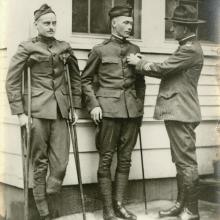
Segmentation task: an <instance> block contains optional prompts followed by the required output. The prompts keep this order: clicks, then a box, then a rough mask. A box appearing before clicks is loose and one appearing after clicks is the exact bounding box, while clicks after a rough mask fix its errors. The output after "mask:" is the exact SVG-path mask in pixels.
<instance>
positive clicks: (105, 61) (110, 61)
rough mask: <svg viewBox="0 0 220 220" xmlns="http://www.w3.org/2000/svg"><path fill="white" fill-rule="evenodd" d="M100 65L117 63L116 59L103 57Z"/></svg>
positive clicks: (117, 59)
mask: <svg viewBox="0 0 220 220" xmlns="http://www.w3.org/2000/svg"><path fill="white" fill-rule="evenodd" d="M102 63H119V58H118V57H103V58H102Z"/></svg>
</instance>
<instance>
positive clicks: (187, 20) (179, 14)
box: [165, 5, 205, 24]
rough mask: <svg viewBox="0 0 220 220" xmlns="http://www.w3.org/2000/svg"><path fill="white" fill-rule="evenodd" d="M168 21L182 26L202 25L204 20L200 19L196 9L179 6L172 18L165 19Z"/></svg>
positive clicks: (188, 6) (189, 6)
mask: <svg viewBox="0 0 220 220" xmlns="http://www.w3.org/2000/svg"><path fill="white" fill-rule="evenodd" d="M165 19H166V20H168V21H171V22H175V23H182V24H202V23H205V21H204V20H199V19H198V13H197V10H196V8H195V7H193V6H191V5H180V6H177V7H176V8H175V10H174V12H173V16H172V17H171V18H167V17H166V18H165Z"/></svg>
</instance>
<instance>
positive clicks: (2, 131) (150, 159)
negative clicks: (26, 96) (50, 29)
mask: <svg viewBox="0 0 220 220" xmlns="http://www.w3.org/2000/svg"><path fill="white" fill-rule="evenodd" d="M26 1H27V0H22V1H21V4H20V5H19V6H17V5H16V4H15V5H14V4H13V3H16V2H15V0H9V3H10V4H9V5H11V6H10V10H11V11H10V13H9V14H10V15H13V12H15V11H16V10H17V11H16V14H15V15H16V16H18V19H14V16H15V15H14V16H12V17H11V18H10V19H9V20H8V21H9V26H8V27H9V28H8V32H9V33H10V36H9V38H7V39H8V41H7V42H3V43H1V39H0V45H3V46H2V48H0V113H1V114H0V182H3V183H6V184H9V185H14V186H18V187H22V184H23V180H22V164H21V151H20V143H21V142H20V130H19V126H18V121H17V117H16V116H11V115H10V110H9V106H8V102H7V98H6V93H5V88H4V84H5V77H6V72H7V66H8V60H9V59H10V57H11V55H12V54H13V53H14V52H15V50H16V48H17V44H18V42H20V41H21V40H24V39H26V38H28V36H34V33H35V32H34V31H33V27H32V25H31V23H32V20H31V17H32V11H33V10H34V9H36V8H37V7H39V5H40V4H41V3H42V2H45V1H37V0H34V1H33V2H32V4H31V5H30V3H29V5H28V4H27V2H26ZM152 1H153V2H154V4H152ZM46 2H48V3H49V4H51V5H52V7H53V8H55V9H56V10H57V12H58V21H59V23H58V24H61V25H60V27H59V29H58V38H60V39H65V40H68V41H69V42H71V45H72V47H73V48H75V54H76V56H77V58H78V60H79V66H80V69H81V70H82V69H83V68H84V66H85V64H86V60H87V56H88V52H89V49H91V47H92V46H93V45H95V44H96V43H99V42H101V41H103V39H104V38H106V37H108V36H86V35H83V36H82V35H72V33H71V25H70V24H71V20H70V17H71V11H70V10H68V9H71V0H67V1H66V2H65V3H66V4H65V5H63V3H62V4H61V2H60V1H58V0H55V1H54V0H53V1H52V0H51V1H46ZM164 2H165V1H161V0H146V1H143V4H142V20H143V23H142V40H133V42H134V43H137V44H138V45H139V46H140V47H141V51H142V52H143V54H144V55H145V56H146V58H147V59H148V60H150V61H159V62H160V61H163V60H164V59H165V58H167V56H168V55H169V54H170V53H171V52H172V51H173V50H174V49H175V48H176V47H177V43H176V42H173V41H171V42H167V41H165V40H164V34H163V33H164V29H163V28H164V8H165V5H164ZM22 6H24V7H22ZM29 9H31V10H29ZM65 10H66V11H65ZM26 11H29V12H28V14H24V13H25V12H26ZM30 11H31V12H30ZM151 11H154V12H155V13H151ZM24 15H25V16H24ZM150 15H151V16H150ZM23 16H24V17H25V18H26V19H24V17H23ZM12 20H13V22H12ZM62 24H65V25H62ZM146 27H147V28H146ZM21 30H22V31H21ZM15 33H18V35H16V34H15ZM4 47H7V49H4ZM203 49H204V52H205V64H204V68H203V71H202V75H201V78H200V81H199V87H198V92H199V99H200V104H201V110H202V117H203V121H202V123H201V125H200V126H199V127H198V128H197V129H196V133H197V143H196V145H197V148H198V151H197V154H198V161H199V171H200V174H210V173H212V172H213V167H212V161H213V160H214V159H216V158H218V157H219V150H218V149H219V148H218V147H219V146H220V133H218V131H217V129H216V127H217V123H218V119H219V118H220V90H219V88H220V82H219V81H218V80H217V78H218V74H217V69H216V65H217V63H218V60H217V56H216V55H217V54H216V45H207V44H203ZM146 83H147V90H146V99H145V114H144V120H143V125H142V128H141V130H142V135H143V138H142V139H143V147H144V164H145V172H146V173H145V176H146V177H147V178H149V179H154V178H164V177H173V176H175V167H174V165H173V164H172V162H171V156H170V149H169V140H168V137H167V134H166V131H165V128H164V125H163V122H162V121H154V120H153V118H152V115H153V110H154V105H155V100H156V96H157V93H158V87H159V80H158V79H153V78H148V77H146ZM77 132H78V139H79V150H80V160H81V166H82V174H83V182H84V183H94V182H96V170H97V164H98V154H97V151H96V149H95V144H94V125H93V124H92V123H91V121H90V120H88V119H81V120H80V121H79V123H78V126H77ZM132 161H133V163H132V167H131V174H130V179H139V178H141V167H140V153H139V143H137V146H136V148H135V150H134V153H133V155H132ZM114 168H115V163H114V165H113V168H112V169H113V170H114ZM76 183H77V178H76V172H75V167H74V159H73V154H72V152H70V161H69V166H68V169H67V175H66V178H65V181H64V184H65V185H69V184H76Z"/></svg>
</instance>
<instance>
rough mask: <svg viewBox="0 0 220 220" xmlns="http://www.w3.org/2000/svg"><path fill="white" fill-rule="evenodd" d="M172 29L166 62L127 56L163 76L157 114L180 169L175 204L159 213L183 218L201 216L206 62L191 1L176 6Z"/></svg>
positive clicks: (145, 72) (145, 69) (139, 68)
mask: <svg viewBox="0 0 220 220" xmlns="http://www.w3.org/2000/svg"><path fill="white" fill-rule="evenodd" d="M167 19H168V20H169V21H171V22H172V27H171V31H172V32H173V36H174V38H175V39H176V40H178V41H179V47H178V49H177V50H176V51H175V52H174V53H173V54H172V55H171V56H170V57H169V58H168V59H167V60H165V61H164V62H162V63H152V62H148V61H146V60H141V59H140V58H139V55H135V54H133V55H131V56H129V57H128V63H129V64H131V65H136V69H137V72H138V73H139V74H140V75H146V76H150V77H156V78H160V79H161V83H160V89H159V94H158V97H157V102H156V107H155V112H154V118H155V119H157V120H164V122H165V126H166V130H167V133H168V136H169V139H170V147H171V154H172V160H173V162H174V163H175V165H176V170H177V186H178V196H177V201H176V203H175V205H174V206H173V207H171V208H170V209H168V210H162V211H160V212H159V215H160V217H169V216H177V215H180V217H181V219H182V220H198V219H199V213H198V181H199V176H198V167H197V159H196V147H195V142H196V136H195V131H194V130H195V128H196V127H197V126H198V124H199V123H200V121H201V113H200V106H199V100H198V93H197V85H198V80H199V77H200V74H201V69H202V66H203V52H202V48H201V46H200V43H199V42H198V40H197V39H196V30H197V26H198V24H200V23H204V21H201V20H198V17H197V10H196V9H195V8H194V7H193V6H190V5H181V6H178V7H176V9H175V10H174V13H173V17H172V18H167Z"/></svg>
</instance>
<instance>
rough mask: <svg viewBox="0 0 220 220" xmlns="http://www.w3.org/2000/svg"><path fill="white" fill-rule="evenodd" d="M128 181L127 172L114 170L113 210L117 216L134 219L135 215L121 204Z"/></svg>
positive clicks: (129, 219)
mask: <svg viewBox="0 0 220 220" xmlns="http://www.w3.org/2000/svg"><path fill="white" fill-rule="evenodd" d="M127 183H128V174H124V173H119V172H116V174H115V198H114V204H113V207H114V211H115V215H116V216H117V217H118V218H122V219H128V220H136V219H137V217H136V215H134V214H133V213H132V212H130V211H128V210H127V209H126V208H125V207H124V206H123V203H122V202H123V198H124V193H125V190H126V187H127Z"/></svg>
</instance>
